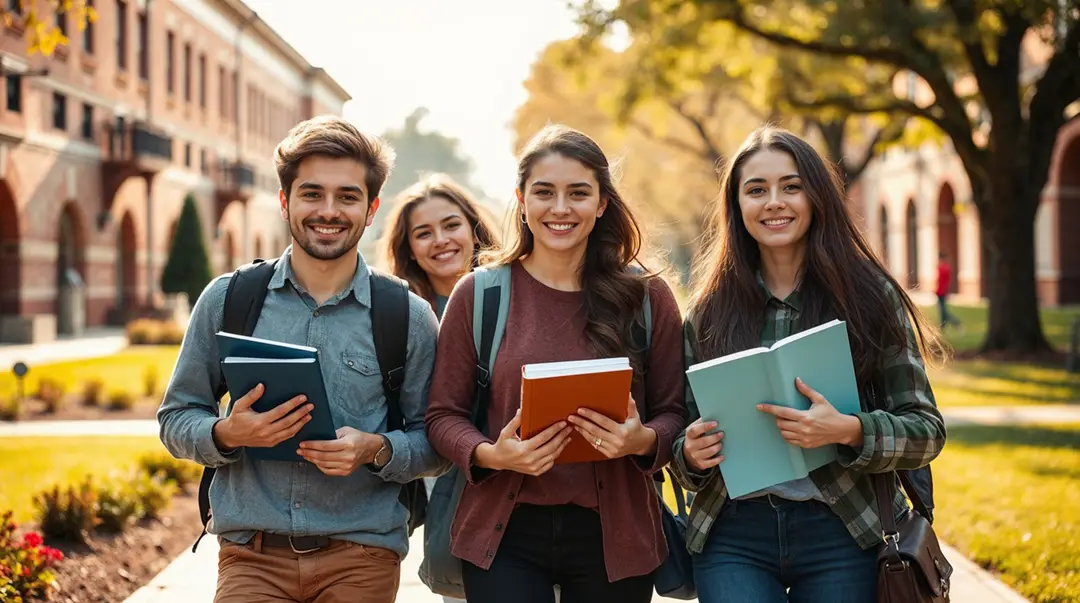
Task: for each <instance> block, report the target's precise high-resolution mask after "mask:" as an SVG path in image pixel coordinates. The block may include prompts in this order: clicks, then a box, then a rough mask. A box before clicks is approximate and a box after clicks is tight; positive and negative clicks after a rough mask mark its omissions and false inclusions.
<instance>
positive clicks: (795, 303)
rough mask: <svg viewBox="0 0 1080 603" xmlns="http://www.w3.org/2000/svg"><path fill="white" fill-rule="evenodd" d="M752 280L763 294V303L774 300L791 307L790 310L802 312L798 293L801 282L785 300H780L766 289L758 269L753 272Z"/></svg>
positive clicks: (800, 297)
mask: <svg viewBox="0 0 1080 603" xmlns="http://www.w3.org/2000/svg"><path fill="white" fill-rule="evenodd" d="M754 278H755V279H757V283H758V285H759V286H760V287H761V290H762V291H763V292H764V293H765V303H769V300H773V299H775V300H776V301H778V302H780V303H783V304H786V305H788V306H791V307H792V308H795V310H796V311H801V310H802V301H801V299H802V296H801V294H800V291H799V290H800V289H801V288H802V281H800V282H799V285H798V286H797V287H795V290H794V291H792V292H791V293H790V294H789V295H788V296H787V297H786V298H784V299H780V298H779V297H776V296H775V295H773V292H772V291H769V287H767V286H766V285H765V279H764V277H762V276H761V269H760V268H758V269H757V271H755V272H754Z"/></svg>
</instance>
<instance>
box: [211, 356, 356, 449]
mask: <svg viewBox="0 0 1080 603" xmlns="http://www.w3.org/2000/svg"><path fill="white" fill-rule="evenodd" d="M221 371H222V374H223V375H224V376H225V381H226V383H228V387H229V398H230V402H229V408H228V411H227V412H229V413H231V412H232V407H233V403H232V400H237V399H238V398H240V397H241V396H243V395H244V394H246V393H247V392H249V391H251V389H252V388H253V387H255V385H257V384H259V383H262V384H263V386H264V390H263V395H262V397H261V398H259V399H258V400H256V401H255V404H253V405H252V409H253V410H255V411H256V412H266V411H268V410H271V409H273V408H276V407H277V406H278V405H280V404H283V403H285V402H288V401H289V400H291V399H292V398H294V397H296V396H299V395H301V394H303V395H305V396H307V401H308V403H311V404H312V405H313V406H314V408H312V410H311V420H310V421H309V422H308V423H307V424H306V425H304V427H303V428H301V429H300V431H299V433H297V434H296V435H295V436H293V437H292V438H289V439H288V440H285V441H284V442H281V443H279V444H278V445H277V446H273V447H271V448H256V447H248V448H245V449H244V453H245V454H246V455H247V456H248V458H252V459H258V460H268V461H301V462H305V463H306V462H307V461H306V460H304V459H303V458H302V457H301V456H300V455H298V454H296V450H297V448H299V447H300V442H303V441H310V440H333V439H336V438H337V427H336V426H335V424H334V419H333V417H332V415H331V413H330V404H329V401H328V400H327V396H326V388H325V386H324V384H323V377H322V370H321V368H320V366H319V359H318V358H317V357H316V358H252V357H227V358H224V359H223V360H222V361H221Z"/></svg>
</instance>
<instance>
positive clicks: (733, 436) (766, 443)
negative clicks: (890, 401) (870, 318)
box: [686, 320, 861, 498]
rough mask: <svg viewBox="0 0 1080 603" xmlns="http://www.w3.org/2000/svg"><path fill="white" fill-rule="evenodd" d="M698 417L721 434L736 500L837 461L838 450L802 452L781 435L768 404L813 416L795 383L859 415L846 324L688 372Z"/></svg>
mask: <svg viewBox="0 0 1080 603" xmlns="http://www.w3.org/2000/svg"><path fill="white" fill-rule="evenodd" d="M686 376H687V379H688V380H689V382H690V388H691V390H692V391H693V392H694V399H695V400H696V401H697V406H698V410H699V411H700V413H701V416H702V418H704V419H705V420H706V421H716V423H717V425H718V426H719V427H718V430H721V431H723V432H724V440H723V443H724V446H723V452H722V454H723V456H724V462H723V463H721V464H720V473H721V474H722V475H723V477H724V483H725V484H726V485H727V488H728V496H730V497H731V498H737V497H739V496H743V495H745V494H750V493H752V492H756V491H758V490H761V489H762V488H767V487H770V486H774V485H776V484H781V483H784V482H787V481H790V480H794V479H798V478H803V477H806V476H807V474H809V473H810V472H811V471H813V470H814V469H817V468H819V467H821V466H823V465H827V464H828V463H831V462H832V461H834V460H836V459H837V449H836V445H832V444H830V445H828V446H823V447H820V448H810V449H803V448H799V447H798V446H795V445H793V444H789V443H788V442H787V441H786V440H784V438H783V436H781V435H780V430H779V428H777V426H776V419H775V417H774V416H773V415H770V414H767V413H764V412H761V411H760V410H757V405H758V404H759V403H762V402H765V403H772V404H777V405H782V406H788V407H790V408H795V409H798V410H807V409H808V408H810V400H809V399H807V398H806V397H805V396H803V395H802V394H801V393H799V390H798V389H797V388H796V387H795V378H796V377H799V378H801V379H802V380H803V381H804V382H806V384H807V385H809V386H810V387H812V388H813V389H815V390H817V391H818V392H820V393H821V395H823V396H824V397H825V399H826V400H828V401H829V403H830V404H832V405H833V406H834V407H835V408H836V410H837V411H839V412H840V413H842V414H854V413H857V412H859V411H860V408H861V407H860V404H859V390H858V386H857V385H856V381H855V368H854V364H853V363H852V359H851V345H850V342H849V340H848V334H847V324H846V323H845V322H843V321H839V320H833V321H831V322H827V323H825V324H823V325H819V326H817V327H814V328H812V329H807V330H805V331H802V332H800V333H796V334H794V335H791V336H790V337H786V338H784V339H781V340H780V341H777V342H776V343H774V344H773V345H772V346H771V347H767V348H766V347H762V348H753V349H750V350H745V351H742V352H738V353H735V354H729V355H727V356H722V357H720V358H715V359H713V360H709V361H707V362H702V363H699V364H695V365H694V366H691V367H690V368H689V369H687V371H686Z"/></svg>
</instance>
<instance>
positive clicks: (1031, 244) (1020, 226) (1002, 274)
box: [979, 182, 1051, 354]
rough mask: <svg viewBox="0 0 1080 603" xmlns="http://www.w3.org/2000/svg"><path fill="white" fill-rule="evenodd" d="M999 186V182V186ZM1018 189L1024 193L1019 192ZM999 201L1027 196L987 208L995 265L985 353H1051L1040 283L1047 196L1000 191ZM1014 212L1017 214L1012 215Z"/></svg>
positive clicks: (983, 219)
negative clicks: (1039, 236) (1041, 206)
mask: <svg viewBox="0 0 1080 603" xmlns="http://www.w3.org/2000/svg"><path fill="white" fill-rule="evenodd" d="M995 184H997V182H996V183H995ZM1017 188H1019V189H1021V190H1017ZM994 189H995V190H993V192H990V191H987V192H988V193H990V194H994V195H1008V194H1012V192H1011V191H1013V190H1015V191H1016V194H1018V195H1021V196H1027V198H1023V199H1013V200H1012V201H1011V202H1009V201H1005V200H1002V199H1000V198H999V199H997V200H995V202H992V203H985V204H982V205H983V207H986V208H989V211H980V212H979V213H980V220H979V223H980V231H981V233H982V236H983V240H984V241H986V243H987V246H986V247H987V252H988V253H987V255H988V257H987V259H988V260H989V261H990V265H989V266H987V267H986V268H988V269H987V270H985V271H984V275H985V278H989V279H990V282H989V283H988V286H987V291H988V292H989V306H990V307H989V314H990V315H989V318H988V321H989V324H988V328H987V332H986V339H985V340H984V341H983V343H982V348H981V351H982V352H1011V353H1017V354H1032V353H1038V352H1045V351H1048V350H1050V349H1051V348H1050V344H1049V343H1048V342H1047V340H1046V337H1045V336H1044V335H1043V331H1042V323H1041V322H1040V320H1039V302H1038V296H1037V294H1036V279H1035V212H1034V211H1026V210H1025V209H1024V208H1030V207H1035V206H1037V203H1038V201H1037V199H1038V196H1039V194H1040V192H1041V191H1031V190H1022V189H1023V187H1009V186H1001V187H998V186H995V187H994ZM1010 210H1012V211H1010Z"/></svg>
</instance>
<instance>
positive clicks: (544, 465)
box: [473, 408, 571, 476]
mask: <svg viewBox="0 0 1080 603" xmlns="http://www.w3.org/2000/svg"><path fill="white" fill-rule="evenodd" d="M520 427H521V409H520V408H519V409H518V411H517V413H516V414H515V415H514V418H513V419H511V420H510V422H509V423H507V424H506V427H503V429H502V431H500V432H499V439H498V441H496V442H495V443H494V444H488V443H487V442H484V443H483V444H480V445H479V446H477V447H476V451H475V452H474V453H473V455H474V457H475V461H476V464H477V465H478V466H480V467H483V468H485V469H494V470H496V471H501V470H503V469H507V470H510V471H516V472H518V473H524V474H525V475H534V476H535V475H543V474H544V473H546V472H547V471H548V470H549V469H551V468H552V467H553V466H554V465H555V459H557V458H558V457H559V454H561V453H562V451H563V449H565V448H566V445H567V444H568V443H569V442H570V433H571V428H570V426H569V425H567V424H566V422H565V421H559V422H558V423H556V424H554V425H552V426H551V427H548V428H547V429H545V430H544V431H541V432H540V433H538V434H536V435H535V436H533V437H531V438H529V439H527V440H522V439H521V438H519V437H518V435H517V430H518V428H520Z"/></svg>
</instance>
